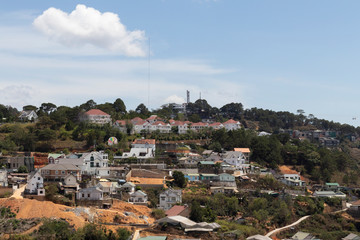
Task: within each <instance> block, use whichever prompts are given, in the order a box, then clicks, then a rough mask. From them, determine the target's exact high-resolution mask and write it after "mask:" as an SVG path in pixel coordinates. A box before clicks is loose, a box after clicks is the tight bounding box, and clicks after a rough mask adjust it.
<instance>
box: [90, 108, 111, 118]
mask: <svg viewBox="0 0 360 240" xmlns="http://www.w3.org/2000/svg"><path fill="white" fill-rule="evenodd" d="M85 114H86V115H99V116H110V115H109V114H107V113H105V112H103V111H101V110H100V109H91V110H89V111H87V112H86V113H85Z"/></svg>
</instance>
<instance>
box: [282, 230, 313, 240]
mask: <svg viewBox="0 0 360 240" xmlns="http://www.w3.org/2000/svg"><path fill="white" fill-rule="evenodd" d="M285 240H319V239H317V238H315V237H314V236H313V235H312V234H310V233H306V232H301V231H299V232H297V233H296V234H295V235H294V236H292V237H291V238H290V239H285Z"/></svg>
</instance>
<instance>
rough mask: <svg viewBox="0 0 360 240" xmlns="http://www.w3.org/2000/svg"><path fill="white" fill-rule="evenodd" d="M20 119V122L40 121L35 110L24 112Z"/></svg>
mask: <svg viewBox="0 0 360 240" xmlns="http://www.w3.org/2000/svg"><path fill="white" fill-rule="evenodd" d="M19 119H20V121H36V120H37V119H38V115H37V114H36V112H35V111H34V110H24V111H21V113H20V115H19Z"/></svg>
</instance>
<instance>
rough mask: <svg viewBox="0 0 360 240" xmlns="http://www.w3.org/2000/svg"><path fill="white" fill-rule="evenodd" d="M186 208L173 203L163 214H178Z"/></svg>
mask: <svg viewBox="0 0 360 240" xmlns="http://www.w3.org/2000/svg"><path fill="white" fill-rule="evenodd" d="M186 208H187V206H180V205H174V206H173V207H172V208H170V209H169V210H167V211H166V212H165V214H166V216H169V217H171V216H176V215H180V213H181V212H182V211H184V210H185V209H186Z"/></svg>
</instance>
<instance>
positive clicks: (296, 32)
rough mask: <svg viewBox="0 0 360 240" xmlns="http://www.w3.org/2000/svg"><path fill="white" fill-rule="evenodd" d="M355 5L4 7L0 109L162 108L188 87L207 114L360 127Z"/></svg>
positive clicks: (199, 1) (166, 2)
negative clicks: (290, 115)
mask: <svg viewBox="0 0 360 240" xmlns="http://www.w3.org/2000/svg"><path fill="white" fill-rule="evenodd" d="M78 4H81V6H80V7H79V6H78V7H77V5H78ZM359 7H360V2H358V1H341V2H340V1H331V0H324V1H310V0H309V1H306V0H304V1H288V0H284V1H268V0H263V1H260V0H251V1H250V0H248V1H240V0H233V1H226V0H217V1H211V0H181V1H180V0H178V1H175V0H142V1H136V0H133V1H120V0H116V1H110V0H109V1H81V2H80V1H66V0H65V1H27V0H22V1H16V0H15V1H3V2H2V3H0V36H1V37H0V83H1V84H0V103H2V104H5V105H12V106H16V107H17V108H21V107H22V106H23V105H26V104H33V105H37V106H39V105H40V104H41V103H43V102H53V103H55V104H56V105H58V106H59V105H69V106H75V105H79V104H81V103H84V102H86V101H87V100H89V99H93V100H95V102H97V103H104V102H114V100H115V99H116V98H118V97H120V98H122V99H123V100H124V101H125V103H126V105H127V107H128V109H134V108H135V107H136V106H137V105H138V104H139V103H145V104H146V105H148V106H149V107H150V108H157V107H159V106H160V105H161V104H163V103H166V102H168V101H180V102H181V101H182V100H184V99H185V97H186V90H190V92H191V101H195V100H196V99H198V97H199V92H201V95H202V97H203V98H205V99H207V100H208V102H209V103H210V104H211V105H212V106H217V107H221V106H222V105H224V104H226V103H229V102H241V103H243V104H244V106H245V108H251V107H258V108H264V109H272V110H276V111H290V112H294V113H296V110H297V109H303V110H304V111H305V114H314V115H315V116H316V117H318V118H325V119H328V120H334V121H339V122H342V123H349V124H352V125H355V126H358V125H360V115H359V112H358V110H357V105H358V104H359V100H358V98H357V92H358V91H357V90H358V89H359V87H360V81H358V79H359V77H360V68H359V67H358V66H359V55H360V54H359V53H360V44H359V42H360V41H359V40H360V35H359V30H358V28H359V25H360V24H359V22H360V15H359V14H358V9H359ZM80 12H81V13H83V14H79V13H80ZM104 13H112V14H104ZM69 14H71V16H73V17H71V16H70V15H69ZM115 14H116V15H117V16H118V17H119V19H120V20H117V18H116V15H115ZM84 26H85V27H84ZM114 29H117V30H114ZM124 29H126V30H124ZM149 38H150V52H151V57H150V59H151V61H150V91H148V57H147V55H148V52H149V51H148V39H149ZM148 92H150V94H148ZM148 99H149V101H148ZM353 117H356V118H357V120H353Z"/></svg>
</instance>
